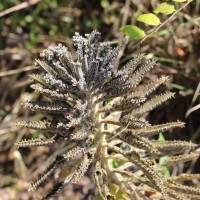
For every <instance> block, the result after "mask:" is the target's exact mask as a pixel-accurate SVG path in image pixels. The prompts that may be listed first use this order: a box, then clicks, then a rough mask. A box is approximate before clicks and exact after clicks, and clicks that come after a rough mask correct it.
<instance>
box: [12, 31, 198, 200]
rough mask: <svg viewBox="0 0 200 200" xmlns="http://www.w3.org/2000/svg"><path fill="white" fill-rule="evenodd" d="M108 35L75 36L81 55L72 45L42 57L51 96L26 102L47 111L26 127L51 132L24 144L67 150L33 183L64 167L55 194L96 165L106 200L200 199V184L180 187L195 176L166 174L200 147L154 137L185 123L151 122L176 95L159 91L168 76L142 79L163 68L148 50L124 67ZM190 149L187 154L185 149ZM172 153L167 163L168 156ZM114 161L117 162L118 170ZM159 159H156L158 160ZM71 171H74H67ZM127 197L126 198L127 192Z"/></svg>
mask: <svg viewBox="0 0 200 200" xmlns="http://www.w3.org/2000/svg"><path fill="white" fill-rule="evenodd" d="M99 38H100V33H98V32H97V31H93V32H92V33H91V34H87V35H85V37H82V36H80V35H79V34H78V33H76V34H75V36H74V37H73V41H74V45H75V46H76V47H77V52H76V58H73V57H72V55H71V53H70V52H69V51H68V49H67V48H66V47H64V46H63V45H61V44H59V45H58V46H56V47H49V48H48V49H46V50H44V52H43V53H42V54H41V58H40V59H39V60H36V66H38V67H41V68H42V69H43V70H44V74H42V75H39V74H33V75H32V78H33V79H34V80H35V82H36V83H35V84H33V85H31V87H32V88H33V89H34V90H36V91H38V92H39V93H41V94H42V95H44V97H45V99H46V100H45V101H35V102H26V103H24V106H25V107H28V108H30V109H31V110H33V111H36V112H41V113H43V116H44V117H43V119H41V120H39V121H21V122H18V125H19V126H23V127H28V128H33V129H39V130H44V132H43V133H44V137H43V138H37V139H32V140H22V141H21V142H19V143H16V145H17V146H18V147H30V146H39V145H49V144H54V143H62V144H63V146H64V147H67V150H66V151H65V152H64V153H62V154H60V155H58V156H56V157H55V160H54V161H53V162H52V163H51V164H50V165H49V166H48V168H47V169H46V170H45V171H44V172H43V174H41V176H40V177H39V179H38V180H37V181H36V182H34V183H31V185H30V188H29V189H30V190H34V189H36V188H37V187H38V186H39V185H40V184H41V183H42V182H43V181H44V180H45V179H46V178H47V177H49V176H50V175H51V174H52V173H53V172H54V170H55V169H57V168H61V174H60V176H59V177H58V180H57V184H55V185H54V187H53V188H52V190H51V191H50V192H49V193H48V194H47V196H46V197H44V198H43V199H48V198H50V197H52V196H54V195H55V194H56V193H58V191H59V190H60V189H61V188H62V187H63V186H64V185H66V184H68V183H69V182H72V183H75V184H76V183H79V181H80V179H81V178H82V177H83V176H84V174H85V172H86V171H87V170H88V169H89V168H90V167H91V166H93V169H94V170H93V177H94V180H95V184H96V188H97V189H98V192H99V195H100V196H101V199H104V200H106V199H134V200H137V199H165V200H170V199H177V200H184V199H185V200H189V199H195V200H196V199H200V189H198V188H193V187H190V186H184V185H182V184H180V182H179V181H180V180H185V179H187V180H188V179H193V178H194V177H195V175H191V174H190V175H189V174H181V175H180V176H176V177H170V178H167V177H165V176H164V175H162V173H159V172H158V169H159V168H161V166H171V165H175V164H177V163H179V162H186V161H189V160H192V159H193V158H195V157H198V156H199V154H198V152H197V151H194V150H195V148H196V147H197V145H196V144H193V143H191V142H186V141H157V140H154V139H152V138H153V137H152V136H154V135H156V134H158V133H160V132H165V131H168V130H170V129H172V128H175V127H183V126H184V123H182V122H180V121H177V122H170V123H165V124H158V125H151V124H150V123H149V122H148V121H146V120H145V116H146V115H147V113H148V112H150V111H151V110H153V109H154V108H155V107H157V106H159V105H160V104H162V103H163V102H165V101H166V100H168V99H170V98H171V97H173V96H174V94H173V93H171V92H166V93H163V94H160V95H157V96H153V95H152V92H153V91H154V90H156V88H158V87H159V86H160V85H161V84H163V83H164V82H165V81H167V80H168V78H167V77H164V76H162V77H160V78H158V79H156V80H154V81H152V82H151V81H149V82H148V83H146V82H145V83H142V81H143V79H144V77H145V76H146V74H147V73H148V72H149V71H150V70H151V69H152V68H153V67H154V66H155V64H156V62H155V61H154V60H147V61H145V59H144V55H143V54H140V55H136V56H135V57H134V59H133V60H131V61H129V62H128V63H127V64H126V65H124V66H122V67H121V68H119V69H118V70H117V69H116V68H115V67H114V62H115V60H116V58H117V56H118V53H119V51H120V49H121V46H116V47H111V45H110V44H109V43H99ZM185 152H187V153H185ZM164 155H167V156H168V159H167V160H165V161H164V162H162V163H161V164H159V163H157V164H152V163H156V161H158V160H159V158H160V157H163V156H164ZM113 161H115V162H117V163H118V165H117V167H115V168H113V167H112V163H113ZM152 161H153V162H152ZM67 167H68V168H70V170H68V171H67V172H66V170H65V169H66V168H67ZM119 196H120V197H119Z"/></svg>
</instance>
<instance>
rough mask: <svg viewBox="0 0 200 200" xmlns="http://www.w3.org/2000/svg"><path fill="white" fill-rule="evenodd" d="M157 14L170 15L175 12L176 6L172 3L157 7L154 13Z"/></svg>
mask: <svg viewBox="0 0 200 200" xmlns="http://www.w3.org/2000/svg"><path fill="white" fill-rule="evenodd" d="M153 12H154V13H155V14H158V13H163V14H165V15H169V14H171V13H173V12H174V5H173V4H170V3H166V2H165V3H161V4H160V5H158V6H157V7H156V9H155V10H154V11H153Z"/></svg>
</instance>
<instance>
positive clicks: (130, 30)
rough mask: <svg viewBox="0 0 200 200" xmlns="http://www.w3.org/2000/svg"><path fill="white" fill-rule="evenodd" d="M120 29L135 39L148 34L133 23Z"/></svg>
mask: <svg viewBox="0 0 200 200" xmlns="http://www.w3.org/2000/svg"><path fill="white" fill-rule="evenodd" d="M120 31H122V32H123V33H124V34H125V35H127V36H129V37H130V38H131V39H133V40H137V39H141V38H143V37H144V36H145V35H146V34H145V32H144V31H143V30H142V29H140V28H139V27H137V26H132V25H126V26H122V27H121V28H120Z"/></svg>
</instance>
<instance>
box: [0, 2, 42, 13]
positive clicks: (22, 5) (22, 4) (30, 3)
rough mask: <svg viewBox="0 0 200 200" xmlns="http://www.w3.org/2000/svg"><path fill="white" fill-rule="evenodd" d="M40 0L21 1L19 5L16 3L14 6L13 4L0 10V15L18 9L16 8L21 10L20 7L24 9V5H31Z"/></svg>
mask: <svg viewBox="0 0 200 200" xmlns="http://www.w3.org/2000/svg"><path fill="white" fill-rule="evenodd" d="M40 1H41V0H30V1H28V2H23V3H20V4H19V5H16V6H13V7H11V8H8V9H6V10H4V11H2V12H0V17H3V16H5V15H8V14H10V13H12V12H15V11H18V10H21V9H24V8H26V7H29V6H32V5H34V4H37V3H39V2H40Z"/></svg>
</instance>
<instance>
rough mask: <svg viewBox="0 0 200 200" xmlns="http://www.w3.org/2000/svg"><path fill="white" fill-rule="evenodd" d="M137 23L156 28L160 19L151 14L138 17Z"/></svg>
mask: <svg viewBox="0 0 200 200" xmlns="http://www.w3.org/2000/svg"><path fill="white" fill-rule="evenodd" d="M137 21H140V22H144V23H146V24H149V25H152V26H158V25H159V24H160V19H159V18H158V17H157V16H156V15H154V14H153V13H147V14H142V15H139V16H138V18H137Z"/></svg>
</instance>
